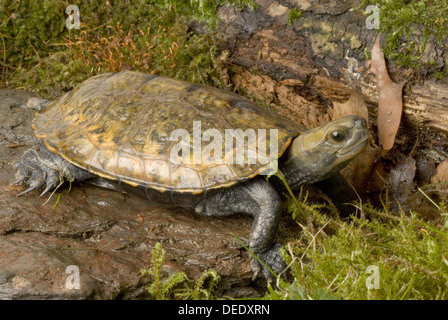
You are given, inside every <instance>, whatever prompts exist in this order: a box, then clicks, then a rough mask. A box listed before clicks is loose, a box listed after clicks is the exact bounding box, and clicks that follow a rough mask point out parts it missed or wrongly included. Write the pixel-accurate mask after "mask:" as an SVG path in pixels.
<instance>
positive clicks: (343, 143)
mask: <svg viewBox="0 0 448 320" xmlns="http://www.w3.org/2000/svg"><path fill="white" fill-rule="evenodd" d="M368 139H369V131H368V129H367V122H366V120H365V119H364V118H361V117H358V116H346V117H343V118H340V119H337V120H334V121H331V122H329V123H328V124H326V125H323V126H321V127H317V128H314V129H310V130H308V131H305V132H304V133H303V134H301V135H300V136H298V137H297V138H295V139H294V140H293V142H292V144H291V146H290V148H289V149H288V153H287V154H286V155H285V156H286V157H285V160H284V162H283V163H282V165H281V166H282V167H281V169H282V171H283V173H284V175H285V177H286V180H287V182H288V184H289V185H290V186H291V187H292V188H294V187H297V186H299V185H302V184H306V183H314V182H317V181H321V180H324V179H326V178H328V177H330V176H331V175H333V174H335V173H337V172H338V171H339V170H341V169H342V168H344V167H345V166H346V165H347V164H348V163H349V162H350V161H351V160H352V159H353V158H355V157H356V156H357V155H358V154H360V153H361V152H362V151H363V150H364V149H365V148H366V146H367V143H368Z"/></svg>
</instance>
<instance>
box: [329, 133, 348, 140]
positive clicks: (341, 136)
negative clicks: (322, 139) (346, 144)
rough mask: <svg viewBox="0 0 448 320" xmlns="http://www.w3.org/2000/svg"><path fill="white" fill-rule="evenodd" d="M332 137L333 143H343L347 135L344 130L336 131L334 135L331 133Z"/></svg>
mask: <svg viewBox="0 0 448 320" xmlns="http://www.w3.org/2000/svg"><path fill="white" fill-rule="evenodd" d="M330 137H331V139H332V140H333V141H336V142H342V141H344V140H345V138H346V134H345V132H344V131H342V130H335V131H333V132H332V133H330Z"/></svg>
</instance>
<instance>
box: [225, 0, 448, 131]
mask: <svg viewBox="0 0 448 320" xmlns="http://www.w3.org/2000/svg"><path fill="white" fill-rule="evenodd" d="M256 3H257V4H258V6H257V8H256V9H255V10H253V11H252V10H249V9H244V10H241V9H236V8H235V7H222V8H221V9H220V17H221V20H222V23H221V25H220V27H219V30H218V44H219V46H220V49H221V50H222V52H224V54H225V56H226V61H227V68H228V70H229V71H230V75H231V80H232V82H233V83H234V84H235V85H236V89H237V90H239V91H243V92H244V91H245V92H247V93H248V94H250V95H251V96H253V97H254V98H256V99H259V100H260V101H265V102H267V104H269V105H270V106H272V107H273V108H276V109H277V110H279V111H280V112H282V113H284V114H286V115H287V116H289V117H292V118H294V119H296V120H297V121H300V122H303V123H304V125H306V126H309V127H311V126H316V125H319V124H321V123H324V122H327V121H329V120H330V119H331V118H332V104H333V102H335V101H336V102H341V101H345V100H347V99H348V97H349V96H350V94H351V92H353V91H356V92H358V93H360V94H362V96H363V97H364V100H365V101H366V103H367V105H368V107H369V113H371V115H372V117H371V121H372V123H373V125H374V126H375V121H376V109H377V104H378V94H377V89H376V79H375V76H374V75H373V74H372V73H371V70H370V60H369V59H370V56H369V55H370V51H371V48H372V46H373V44H374V42H375V39H376V36H377V33H378V30H376V29H368V28H367V27H366V26H367V25H366V20H367V18H368V16H367V15H366V14H365V13H364V12H363V11H362V9H365V8H360V9H356V7H357V6H358V5H359V1H351V0H350V1H345V2H342V3H341V2H340V1H334V0H325V1H318V2H316V1H308V0H295V1H293V0H288V1H267V0H257V1H256ZM299 10H300V12H301V13H302V14H301V15H297V12H299ZM291 12H293V13H294V15H291ZM292 16H293V17H295V20H293V19H291V17H292ZM425 54H426V57H425V56H423V57H422V59H429V58H430V56H431V59H434V60H436V61H442V64H443V61H445V60H446V59H447V57H448V55H447V53H446V52H443V51H440V50H435V49H434V48H433V47H432V44H431V43H430V42H429V43H428V46H427V50H425ZM439 67H440V66H439ZM388 69H389V73H390V75H391V78H392V80H394V81H395V82H400V81H403V80H405V81H406V85H405V87H404V89H403V90H404V91H403V102H404V108H403V110H404V115H403V118H404V120H403V122H402V127H403V126H407V129H406V130H405V131H406V132H408V130H420V131H421V130H424V131H425V130H430V131H433V130H435V131H438V132H442V134H443V135H446V134H447V133H448V86H447V84H448V81H447V80H446V79H436V78H435V77H433V76H432V75H433V74H434V73H432V74H431V73H428V72H427V71H425V70H418V69H415V68H410V67H400V66H398V65H395V64H394V61H388ZM425 73H426V75H425Z"/></svg>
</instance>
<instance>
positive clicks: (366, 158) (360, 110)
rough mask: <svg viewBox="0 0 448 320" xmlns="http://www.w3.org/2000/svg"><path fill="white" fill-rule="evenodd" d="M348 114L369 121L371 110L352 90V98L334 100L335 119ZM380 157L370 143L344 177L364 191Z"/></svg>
mask: <svg viewBox="0 0 448 320" xmlns="http://www.w3.org/2000/svg"><path fill="white" fill-rule="evenodd" d="M348 115H357V116H360V117H363V118H364V119H366V121H367V123H368V122H369V112H368V110H367V105H366V103H365V101H364V99H363V97H362V95H360V94H359V93H357V92H351V94H350V98H349V99H348V100H347V101H346V102H343V103H340V102H336V101H333V118H332V119H333V120H335V119H338V118H342V117H345V116H348ZM377 157H378V152H377V149H375V148H374V147H372V146H370V145H368V146H367V148H366V150H364V151H363V152H362V153H361V154H360V155H358V156H357V157H356V158H355V159H353V160H352V161H351V162H350V163H349V164H348V166H347V167H346V168H344V169H343V170H342V171H341V173H342V175H343V176H344V178H345V179H346V180H347V181H348V182H349V183H350V184H351V185H352V186H353V188H355V190H356V191H357V192H358V193H362V190H363V189H364V188H365V185H366V183H367V181H368V180H369V178H370V177H371V175H372V172H373V167H374V165H375V163H374V162H375V159H376V158H377Z"/></svg>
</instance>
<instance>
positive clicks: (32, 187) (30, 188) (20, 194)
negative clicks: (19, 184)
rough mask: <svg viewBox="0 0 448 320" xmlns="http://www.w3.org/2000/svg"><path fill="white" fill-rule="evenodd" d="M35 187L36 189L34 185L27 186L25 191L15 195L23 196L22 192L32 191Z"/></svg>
mask: <svg viewBox="0 0 448 320" xmlns="http://www.w3.org/2000/svg"><path fill="white" fill-rule="evenodd" d="M35 189H36V187H35V186H31V187H29V188H28V189H26V190H25V191H22V192H20V193H19V194H18V195H17V196H18V197H20V196H23V195H24V194H27V193H28V192H31V191H33V190H35Z"/></svg>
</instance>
